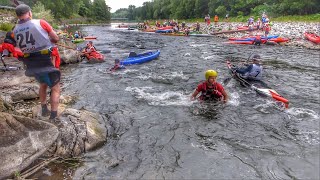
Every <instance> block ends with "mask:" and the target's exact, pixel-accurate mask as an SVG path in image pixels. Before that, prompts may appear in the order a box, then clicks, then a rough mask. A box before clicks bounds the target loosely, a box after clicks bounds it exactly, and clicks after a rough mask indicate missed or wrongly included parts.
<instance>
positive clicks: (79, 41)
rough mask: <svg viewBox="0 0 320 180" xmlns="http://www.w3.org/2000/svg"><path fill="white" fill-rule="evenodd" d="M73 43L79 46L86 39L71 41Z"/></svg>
mask: <svg viewBox="0 0 320 180" xmlns="http://www.w3.org/2000/svg"><path fill="white" fill-rule="evenodd" d="M71 42H72V43H74V44H78V43H82V42H84V39H73V40H71Z"/></svg>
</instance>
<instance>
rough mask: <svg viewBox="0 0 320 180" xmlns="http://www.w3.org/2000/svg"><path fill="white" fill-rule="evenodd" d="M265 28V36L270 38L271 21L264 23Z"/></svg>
mask: <svg viewBox="0 0 320 180" xmlns="http://www.w3.org/2000/svg"><path fill="white" fill-rule="evenodd" d="M263 30H264V36H265V37H266V39H268V34H269V32H270V30H271V28H270V25H269V23H265V24H264V26H263Z"/></svg>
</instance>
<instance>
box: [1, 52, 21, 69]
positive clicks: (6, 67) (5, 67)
mask: <svg viewBox="0 0 320 180" xmlns="http://www.w3.org/2000/svg"><path fill="white" fill-rule="evenodd" d="M0 56H1V57H0V59H1V62H2V64H3V66H4V68H0V69H1V70H4V71H16V70H19V69H20V67H14V66H7V65H6V63H5V62H4V60H3V55H2V54H0Z"/></svg>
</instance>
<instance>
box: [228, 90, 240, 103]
mask: <svg viewBox="0 0 320 180" xmlns="http://www.w3.org/2000/svg"><path fill="white" fill-rule="evenodd" d="M228 104H230V105H232V106H239V104H240V95H239V93H237V92H233V93H230V99H229V101H228Z"/></svg>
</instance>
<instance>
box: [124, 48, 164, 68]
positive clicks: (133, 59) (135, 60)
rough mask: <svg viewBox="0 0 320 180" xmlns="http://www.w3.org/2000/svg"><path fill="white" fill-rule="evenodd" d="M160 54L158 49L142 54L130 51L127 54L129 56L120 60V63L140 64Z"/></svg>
mask: <svg viewBox="0 0 320 180" xmlns="http://www.w3.org/2000/svg"><path fill="white" fill-rule="evenodd" d="M159 55H160V50H157V51H150V52H146V53H143V54H135V53H133V54H132V52H131V53H130V54H129V57H128V58H126V59H124V60H122V61H121V62H120V64H121V65H130V64H141V63H145V62H148V61H151V60H153V59H156V58H157V57H159Z"/></svg>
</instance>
